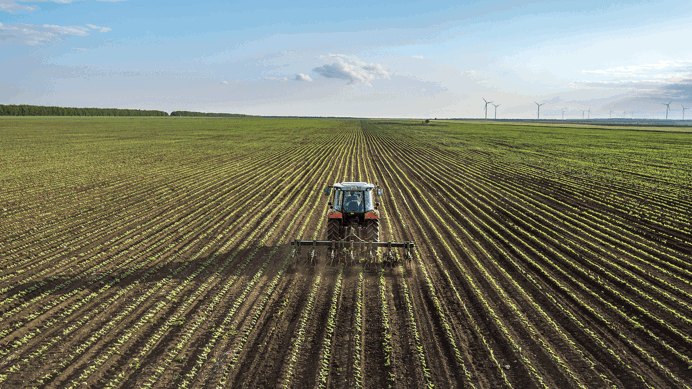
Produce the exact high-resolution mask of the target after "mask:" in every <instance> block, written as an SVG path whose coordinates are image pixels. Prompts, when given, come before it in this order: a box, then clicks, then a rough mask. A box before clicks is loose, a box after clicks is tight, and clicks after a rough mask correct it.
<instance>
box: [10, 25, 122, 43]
mask: <svg viewBox="0 0 692 389" xmlns="http://www.w3.org/2000/svg"><path fill="white" fill-rule="evenodd" d="M87 26H89V27H91V28H92V29H100V31H101V32H106V31H110V28H108V27H98V26H93V25H87ZM89 27H82V26H57V25H53V24H27V23H13V24H3V23H0V41H6V42H5V44H9V43H13V42H16V43H18V44H21V45H29V46H37V45H41V44H43V43H44V42H46V41H55V40H59V39H60V37H62V36H66V35H67V36H69V35H75V36H87V35H89V32H90V31H91V30H90V29H89Z"/></svg>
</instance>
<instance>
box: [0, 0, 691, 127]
mask: <svg viewBox="0 0 692 389" xmlns="http://www.w3.org/2000/svg"><path fill="white" fill-rule="evenodd" d="M689 37H692V3H691V2H688V1H664V2H660V1H659V2H604V1H554V2H536V1H510V2H495V1H477V2H434V1H425V2H424V1H414V2H375V1H351V2H348V3H339V4H336V5H332V3H330V2H328V3H323V2H306V1H291V2H286V1H281V2H254V3H253V2H246V1H243V2H228V1H216V2H210V1H197V2H181V1H138V0H125V1H71V0H59V1H40V2H38V1H17V0H0V103H2V104H37V105H58V106H75V107H116V108H139V109H159V110H164V111H168V112H170V111H173V110H194V111H207V112H236V113H247V114H258V115H316V116H361V117H415V118H425V117H431V118H432V117H469V118H478V117H483V115H484V102H483V98H485V99H486V100H489V101H493V102H494V103H495V104H499V106H498V107H497V116H498V118H535V117H536V104H535V103H534V102H535V101H536V102H538V103H545V104H544V105H543V106H541V118H559V117H562V111H564V112H565V118H580V117H581V116H582V111H583V110H589V109H590V110H591V116H592V117H608V116H609V115H611V114H612V115H613V117H622V116H624V115H625V113H624V112H625V111H626V112H627V113H626V115H627V116H628V117H630V116H632V115H634V116H635V117H647V118H649V117H655V118H663V117H665V108H666V107H665V106H664V105H663V103H667V102H669V101H671V100H672V101H673V103H672V104H671V111H670V113H669V117H670V118H674V119H679V118H681V117H682V105H685V106H686V107H687V106H690V107H692V96H691V94H692V76H691V72H692V49H691V48H690V47H691V43H690V42H689V39H690V38H689ZM488 107H489V110H488V116H489V117H493V116H494V113H495V107H493V106H492V105H489V106H488ZM586 115H587V116H588V113H586ZM686 118H692V112H691V111H687V112H686Z"/></svg>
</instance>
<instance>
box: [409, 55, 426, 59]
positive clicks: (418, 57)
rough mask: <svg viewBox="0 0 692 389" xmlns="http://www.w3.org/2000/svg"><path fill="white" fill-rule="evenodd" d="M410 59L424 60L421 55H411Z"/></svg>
mask: <svg viewBox="0 0 692 389" xmlns="http://www.w3.org/2000/svg"><path fill="white" fill-rule="evenodd" d="M411 58H415V59H424V58H423V56H422V55H412V56H411Z"/></svg>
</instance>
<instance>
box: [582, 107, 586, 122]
mask: <svg viewBox="0 0 692 389" xmlns="http://www.w3.org/2000/svg"><path fill="white" fill-rule="evenodd" d="M584 112H586V110H585V109H582V110H581V120H584Z"/></svg>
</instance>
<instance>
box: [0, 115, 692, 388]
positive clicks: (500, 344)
mask: <svg viewBox="0 0 692 389" xmlns="http://www.w3.org/2000/svg"><path fill="white" fill-rule="evenodd" d="M690 150H692V134H690V133H680V132H657V131H643V130H638V131H628V130H624V129H596V128H566V127H550V126H529V125H526V126H524V125H522V126H513V125H509V124H507V125H504V124H483V123H452V122H445V123H440V122H435V121H432V122H431V123H430V124H428V125H424V124H422V123H420V122H419V121H382V120H380V121H377V120H372V121H371V120H366V121H359V120H327V119H259V118H233V119H217V118H213V119H211V118H0V152H1V154H0V221H1V222H0V387H37V388H43V387H61V388H77V387H80V388H82V387H99V388H102V387H105V388H116V387H127V388H129V387H142V388H149V387H151V388H154V387H157V388H159V387H160V388H164V387H181V388H193V387H194V388H198V387H200V388H201V387H204V388H221V387H253V388H255V387H295V388H303V387H328V388H353V387H363V388H386V387H390V386H391V387H392V388H408V387H432V386H435V387H438V388H445V387H467V388H501V387H506V388H556V387H559V388H604V387H611V386H612V387H620V388H647V387H648V388H663V387H676V388H678V387H679V388H689V387H692V331H691V330H690V328H692V152H691V151H690ZM337 181H368V182H375V181H377V182H378V183H379V184H380V186H382V187H383V189H384V196H383V197H382V198H381V199H380V200H379V201H380V202H381V205H380V208H379V209H380V212H381V217H382V224H381V239H382V240H392V241H404V240H414V241H415V242H416V249H415V250H414V252H413V260H412V261H411V262H410V263H406V264H405V265H402V266H399V267H395V268H389V267H387V268H384V267H381V266H370V267H367V268H362V267H360V266H342V265H340V264H337V265H336V266H328V265H326V264H325V260H324V258H322V260H321V262H320V263H319V264H318V265H317V266H314V267H313V266H303V265H301V261H302V260H303V258H291V247H290V246H289V245H288V242H289V241H290V240H291V239H295V238H298V237H299V238H301V239H324V238H325V235H326V232H325V229H326V222H325V208H326V200H325V197H324V195H323V194H322V191H321V189H322V188H324V187H325V186H326V185H327V184H330V183H333V182H337ZM399 254H401V253H399Z"/></svg>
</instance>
